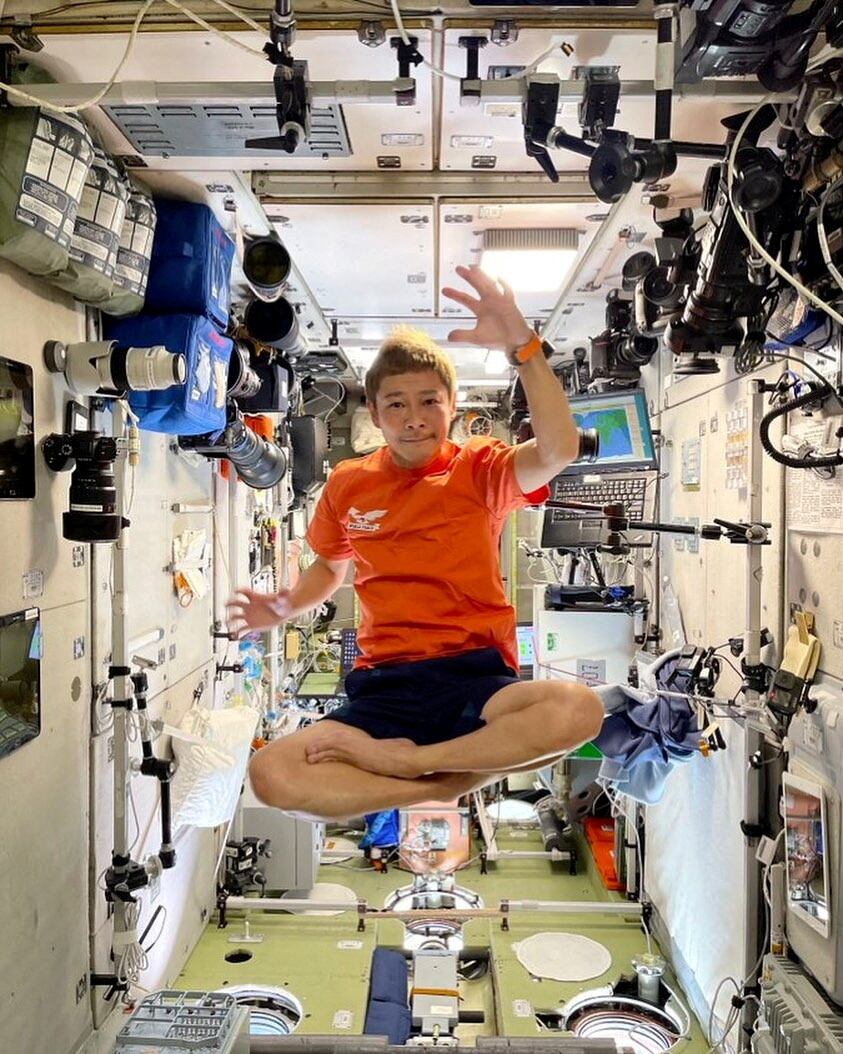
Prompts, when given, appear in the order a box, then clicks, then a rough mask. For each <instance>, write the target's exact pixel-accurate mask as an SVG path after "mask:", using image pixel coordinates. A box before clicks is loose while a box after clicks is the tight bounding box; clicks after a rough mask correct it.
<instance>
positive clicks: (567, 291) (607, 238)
mask: <svg viewBox="0 0 843 1054" xmlns="http://www.w3.org/2000/svg"><path fill="white" fill-rule="evenodd" d="M634 198H635V195H634V194H624V196H623V197H622V198H621V200H620V201H617V202H615V204H614V205H613V206H612V207H611V208H610V209H609V212H608V214H607V216H606V219H605V220H603V222H602V224H601V225H600V229H599V230H598V231H597V233H596V234H595V235H594V237H593V238H592V239H591V241H590V242H589V243H588V245H587V246H586V248H585V251H584V252H583V254H582V256H581V257H580V259H579V260H578V261H576V262H575V264H574V266H573V267H572V268H571V270H570V271H569V273H568V277H567V278H566V279H565V281H564V283H563V285H562V288H561V289H560V291H559V297H558V299H557V301H556V305H555V307H554V308H553V310H552V311H551V312H550V315H549V316H548V318H547V321H546V322H545V324H544V325H543V326H542V331H541V335H542V337H543V338H544V339H545V340H549V341H552V340H553V338H554V336H555V335H556V331H557V329H558V328H559V326H560V324H561V322H562V319H563V318H564V315H563V312H564V310H565V308H566V307H567V306H568V297H569V296H570V295H571V293H573V292H574V290H575V289H576V288H577V287H578V286H581V285H582V283H583V271H584V270H585V268H586V267H587V266H588V264H590V263H591V261H592V258H593V257H594V256H596V255H597V253H599V252H601V251H603V250H604V249H605V248H606V243H607V242H610V243H611V242H612V240H614V239H617V236H618V231H619V230H620V226H621V225H620V223H619V221H620V220H621V219H622V218H623V217H624V216H625V215H626V213H627V212H629V211H632V210H633V205H634V203H635V202H634Z"/></svg>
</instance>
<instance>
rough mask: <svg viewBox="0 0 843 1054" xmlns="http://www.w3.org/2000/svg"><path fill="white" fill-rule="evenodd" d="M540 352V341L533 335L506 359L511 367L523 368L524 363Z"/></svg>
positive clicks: (537, 336)
mask: <svg viewBox="0 0 843 1054" xmlns="http://www.w3.org/2000/svg"><path fill="white" fill-rule="evenodd" d="M541 350H542V339H541V337H540V336H539V335H538V333H534V334H533V336H532V337H530V339H529V340H528V341H527V343H526V344H522V345H521V347H520V348H516V349H515V351H513V352H512V353H511V354H510V355H509V356H508V357H509V361H510V362H511V363H512V365H513V366H523V365H524V363H525V362H526V361H527V360H528V359H531V358H532V357H533V356H534V355H538V353H539V352H540V351H541Z"/></svg>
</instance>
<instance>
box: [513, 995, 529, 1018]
mask: <svg viewBox="0 0 843 1054" xmlns="http://www.w3.org/2000/svg"><path fill="white" fill-rule="evenodd" d="M512 1012H513V1014H515V1016H516V1017H532V1016H533V1004H532V1003H530V1002H529V1001H528V1000H527V999H513V1000H512Z"/></svg>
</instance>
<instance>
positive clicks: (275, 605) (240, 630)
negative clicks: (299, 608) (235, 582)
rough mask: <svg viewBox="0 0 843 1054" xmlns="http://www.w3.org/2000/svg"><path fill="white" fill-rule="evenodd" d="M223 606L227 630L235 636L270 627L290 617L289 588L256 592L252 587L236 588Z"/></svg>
mask: <svg viewBox="0 0 843 1054" xmlns="http://www.w3.org/2000/svg"><path fill="white" fill-rule="evenodd" d="M225 608H226V615H227V622H228V631H229V633H233V634H234V635H235V636H237V637H243V636H245V635H246V634H247V633H255V632H258V631H260V630H265V629H272V628H273V627H274V626H277V625H279V623H281V622H284V621H285V620H286V619H288V618H289V617H290V613H291V611H292V605H291V603H290V590H289V589H282V590H281V591H280V592H278V593H256V592H255V591H254V590H253V589H246V588H243V589H238V590H237V592H236V593H235V594H234V595H233V596H232V597H231V599H230V600H229V601H228V603H227V604H226V605H225Z"/></svg>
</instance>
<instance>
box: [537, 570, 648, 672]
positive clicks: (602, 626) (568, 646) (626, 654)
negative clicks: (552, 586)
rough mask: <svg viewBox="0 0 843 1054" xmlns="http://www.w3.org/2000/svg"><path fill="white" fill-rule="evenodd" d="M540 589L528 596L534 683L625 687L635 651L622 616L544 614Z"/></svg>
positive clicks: (629, 624)
mask: <svg viewBox="0 0 843 1054" xmlns="http://www.w3.org/2000/svg"><path fill="white" fill-rule="evenodd" d="M544 591H545V587H544V586H539V585H537V586H536V587H535V589H534V590H533V627H534V634H535V637H534V656H535V657H534V661H533V679H534V680H543V681H547V680H556V679H561V680H566V681H568V680H570V681H572V682H576V683H578V684H587V685H594V684H626V683H627V681H628V679H629V667H630V664H631V663H632V661H633V660H634V658H635V653H636V651H637V645H636V644H635V641H634V640H633V632H634V625H633V618H632V616H631V615H627V614H626V613H625V612H623V611H575V610H571V611H545V608H544Z"/></svg>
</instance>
